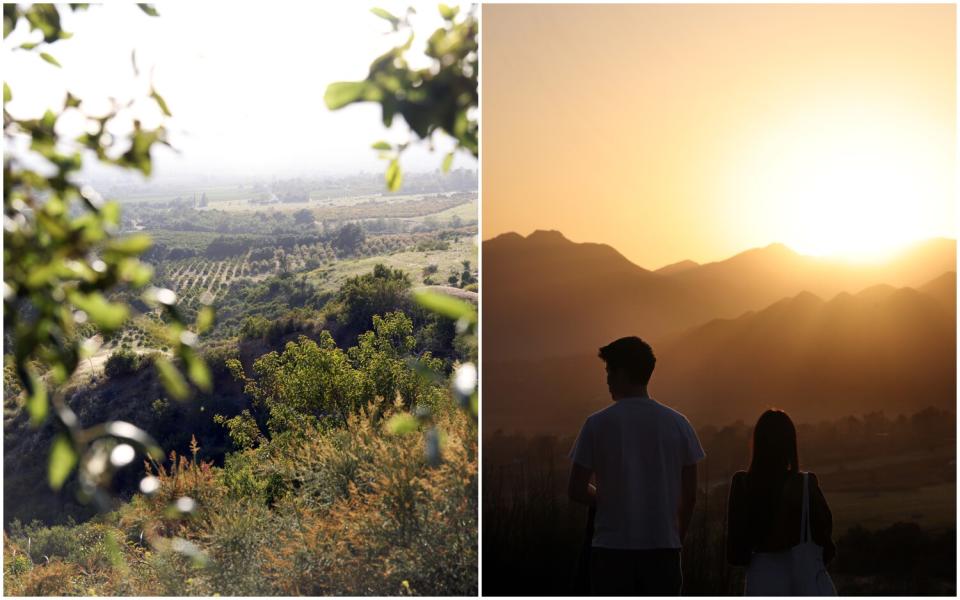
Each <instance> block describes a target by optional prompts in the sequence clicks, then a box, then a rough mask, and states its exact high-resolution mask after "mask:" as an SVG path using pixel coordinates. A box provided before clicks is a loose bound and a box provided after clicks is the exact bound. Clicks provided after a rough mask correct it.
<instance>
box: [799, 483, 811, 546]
mask: <svg viewBox="0 0 960 600" xmlns="http://www.w3.org/2000/svg"><path fill="white" fill-rule="evenodd" d="M808 475H809V474H808V473H803V509H802V511H801V513H800V543H801V544H804V543H806V542H809V541H810V540H811V539H812V538H813V536H812V535H811V533H810V491H809V486H808V483H807V481H808V479H809V477H808Z"/></svg>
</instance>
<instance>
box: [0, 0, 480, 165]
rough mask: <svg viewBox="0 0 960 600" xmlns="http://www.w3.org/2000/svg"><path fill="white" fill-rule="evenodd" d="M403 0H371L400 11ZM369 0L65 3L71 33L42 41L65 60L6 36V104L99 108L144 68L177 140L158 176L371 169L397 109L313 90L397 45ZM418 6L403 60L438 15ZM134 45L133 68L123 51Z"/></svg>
mask: <svg viewBox="0 0 960 600" xmlns="http://www.w3.org/2000/svg"><path fill="white" fill-rule="evenodd" d="M408 4H409V3H406V2H390V1H387V2H378V3H377V4H376V5H377V6H382V7H384V8H386V9H388V10H391V11H393V12H394V14H402V13H403V10H404V8H405V7H406V6H407V5H408ZM450 4H455V3H452V2H451V3H450ZM371 6H373V4H367V3H364V2H329V3H328V2H315V3H306V2H297V3H279V4H277V5H271V4H270V3H265V2H260V3H223V2H180V3H172V2H168V3H160V4H158V10H159V12H160V14H161V16H160V17H159V18H150V17H148V16H146V15H145V14H143V13H142V12H141V11H140V10H139V9H137V8H136V6H134V5H132V4H128V5H121V4H110V5H104V6H96V5H94V6H93V7H91V9H90V10H89V11H87V12H80V13H76V14H71V13H70V11H69V10H64V11H63V13H65V18H64V28H65V29H66V30H68V31H71V32H73V33H74V37H73V38H72V39H70V40H66V41H61V42H57V43H56V44H54V45H53V46H52V47H51V49H50V52H51V54H54V55H55V56H56V57H57V59H58V60H59V61H60V63H61V64H62V65H63V69H56V68H55V67H52V66H50V65H47V64H46V63H44V62H42V61H41V60H40V59H39V58H38V57H37V56H36V55H33V54H31V53H28V52H11V51H10V50H9V48H10V46H11V44H13V43H19V42H21V41H23V39H24V35H26V27H25V26H24V25H21V27H22V28H23V30H22V31H19V32H16V33H15V34H13V35H12V36H11V38H10V39H9V40H8V41H7V42H6V43H4V50H5V52H4V79H5V80H6V81H8V82H9V83H10V85H11V87H12V89H13V95H14V99H13V101H12V102H11V103H10V104H9V109H10V110H11V112H13V113H14V114H17V115H39V114H42V112H43V110H44V109H45V108H47V107H59V106H61V105H62V102H63V94H64V91H65V90H66V89H69V90H71V91H72V92H73V93H74V95H76V96H79V97H81V98H84V99H86V100H87V101H88V104H87V105H86V107H87V108H89V109H90V110H91V112H96V110H102V109H103V108H106V107H107V106H109V105H108V104H106V99H107V98H108V97H109V96H115V97H117V98H120V99H127V98H133V97H138V96H142V95H143V94H144V93H145V90H148V89H149V83H148V82H149V73H150V71H151V70H152V69H153V73H154V81H155V84H156V88H157V90H158V91H159V92H160V93H161V94H162V95H163V96H164V98H165V99H166V101H167V103H168V105H169V106H170V109H171V111H172V112H173V118H172V119H171V120H170V121H169V124H168V128H169V129H170V130H171V141H172V142H173V143H174V145H175V146H176V147H177V148H178V149H180V150H182V155H180V156H177V155H174V154H172V153H170V152H166V151H164V152H162V153H161V154H159V155H158V162H157V176H158V177H160V178H163V177H164V176H170V175H176V174H178V173H183V172H191V173H197V172H199V173H209V172H213V173H237V174H241V175H267V176H269V175H272V174H290V173H297V172H317V173H337V172H347V173H353V172H356V171H359V170H367V171H372V172H381V171H383V169H384V167H385V164H384V162H383V161H381V160H379V159H378V158H377V156H376V152H375V151H373V150H371V149H370V145H371V144H372V143H373V142H375V141H377V140H380V139H387V140H389V141H403V140H405V139H407V133H406V129H405V126H399V125H400V124H402V119H401V118H399V117H398V118H397V119H395V122H394V127H393V128H392V130H391V131H389V132H387V131H385V130H384V128H383V126H382V123H381V121H380V108H379V106H378V105H372V104H369V105H355V106H351V107H348V108H345V109H342V110H340V111H336V112H329V111H327V109H326V107H325V105H324V103H323V94H324V90H325V89H326V86H327V84H329V83H331V82H334V81H341V80H359V79H363V78H364V77H365V76H366V74H367V71H368V68H369V65H370V63H371V62H372V61H373V59H374V58H376V57H377V56H379V55H380V54H382V53H383V52H385V51H386V50H388V49H390V48H392V47H393V46H394V45H397V42H398V39H399V38H398V37H397V36H396V35H387V33H388V32H389V30H390V27H389V24H388V23H387V22H386V21H384V20H382V19H379V18H377V17H376V16H374V15H373V14H371V13H370V7H371ZM418 8H419V11H418V14H417V15H416V16H415V17H414V24H415V26H416V31H417V32H418V37H417V41H416V42H415V44H414V47H413V50H414V51H416V52H411V53H410V59H411V61H413V58H414V56H415V55H418V54H419V55H422V52H421V51H422V49H423V47H424V43H425V40H426V38H427V37H428V35H429V33H431V32H432V31H433V30H434V29H435V28H436V27H438V26H439V25H440V24H441V19H440V17H439V14H438V12H437V10H436V4H434V3H430V4H426V5H418ZM424 32H426V35H424ZM20 34H23V35H20ZM34 36H39V33H38V32H36V33H34ZM405 40H406V38H405V37H403V39H402V40H400V42H401V43H402V41H405ZM133 49H136V51H137V62H138V65H139V68H140V71H141V78H140V80H139V81H138V80H136V79H135V78H134V74H133V68H132V65H131V50H133ZM418 66H422V65H418ZM98 99H99V104H98V103H97V100H98ZM98 107H99V108H98ZM138 114H139V115H140V116H141V117H142V118H143V119H144V121H145V122H146V123H150V122H151V121H152V120H154V119H156V118H157V117H158V116H159V114H158V113H157V111H156V108H155V107H153V106H152V104H150V103H146V105H145V107H144V109H143V110H141V111H140V112H139V113H138ZM65 126H68V125H66V124H65ZM437 139H438V141H439V140H440V136H438V138H437ZM449 147H450V144H448V143H446V141H444V143H443V144H438V152H437V153H435V154H432V155H431V154H429V153H428V152H427V151H426V150H425V149H424V150H420V149H412V150H408V151H407V153H406V154H405V155H404V158H403V159H402V164H403V165H404V167H405V168H407V169H408V170H432V169H435V168H438V167H439V165H440V163H441V161H442V159H443V154H442V153H441V152H440V151H441V150H444V151H445V150H447V149H449ZM454 166H455V167H457V166H460V167H470V168H476V161H475V160H474V159H473V157H472V156H470V155H469V154H466V153H462V154H460V155H458V156H457V158H456V160H455V162H454Z"/></svg>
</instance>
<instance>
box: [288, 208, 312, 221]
mask: <svg viewBox="0 0 960 600" xmlns="http://www.w3.org/2000/svg"><path fill="white" fill-rule="evenodd" d="M313 221H314V218H313V213H312V212H311V211H310V210H308V209H306V208H301V209H300V210H298V211H297V212H295V213H293V222H294V223H296V224H297V225H313Z"/></svg>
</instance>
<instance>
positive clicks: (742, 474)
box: [730, 471, 747, 487]
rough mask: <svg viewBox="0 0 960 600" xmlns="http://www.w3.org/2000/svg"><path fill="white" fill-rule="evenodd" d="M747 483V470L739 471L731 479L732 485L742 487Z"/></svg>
mask: <svg viewBox="0 0 960 600" xmlns="http://www.w3.org/2000/svg"><path fill="white" fill-rule="evenodd" d="M746 483H747V472H746V471H737V472H736V473H734V474H733V477H732V478H731V479H730V486H731V487H741V486H743V485H745V484H746Z"/></svg>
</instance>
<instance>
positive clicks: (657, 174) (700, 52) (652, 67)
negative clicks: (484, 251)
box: [481, 5, 956, 268]
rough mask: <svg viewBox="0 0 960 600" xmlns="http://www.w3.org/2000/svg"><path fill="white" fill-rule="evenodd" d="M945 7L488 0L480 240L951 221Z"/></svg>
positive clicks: (742, 242)
mask: <svg viewBox="0 0 960 600" xmlns="http://www.w3.org/2000/svg"><path fill="white" fill-rule="evenodd" d="M954 10H955V9H954V7H953V6H950V5H900V6H893V5H846V6H839V5H833V6H831V5H807V6H799V5H794V6H790V5H728V6H723V5H632V6H630V5H606V6H578V5H526V6H524V5H485V6H484V7H483V27H482V28H481V31H482V36H483V37H482V52H483V56H482V74H481V76H482V80H481V81H482V111H483V114H482V131H483V133H482V136H483V138H482V144H483V151H482V169H483V202H482V204H483V237H484V239H489V238H491V237H493V236H496V235H498V234H500V233H503V232H506V231H517V232H519V233H521V234H527V233H529V232H531V231H533V230H534V229H559V230H561V231H563V232H564V233H565V234H566V235H567V237H569V238H571V239H573V240H574V241H598V242H605V243H608V244H611V245H612V246H614V247H615V248H617V249H618V250H620V251H621V252H623V253H624V254H625V255H626V256H627V257H628V258H630V259H631V260H633V261H634V262H637V263H638V264H640V265H642V266H645V267H648V268H657V267H660V266H663V265H665V264H667V263H670V262H675V261H679V260H682V259H693V260H696V261H698V262H708V261H711V260H718V259H722V258H726V257H728V256H730V255H733V254H735V253H737V252H740V251H742V250H745V249H747V248H751V247H756V246H763V245H767V244H769V243H771V242H783V243H786V244H788V245H790V246H792V247H794V248H795V249H796V250H798V251H801V252H805V253H810V254H823V255H836V256H844V257H856V258H870V257H874V256H879V255H880V254H882V253H884V252H886V251H890V250H891V249H892V248H894V247H897V246H902V245H903V244H906V243H909V242H910V241H912V240H917V239H923V238H927V237H933V236H944V237H956V235H955V233H954V231H955V227H954V225H955V220H954V219H955V212H954V204H953V203H954V195H955V189H956V188H955V185H956V184H955V180H954V164H955V159H956V154H955V152H956V150H955V145H956V134H955V132H956V121H955V114H956V104H955V103H956V99H955V91H956V66H955V31H954V23H955V17H954Z"/></svg>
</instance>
